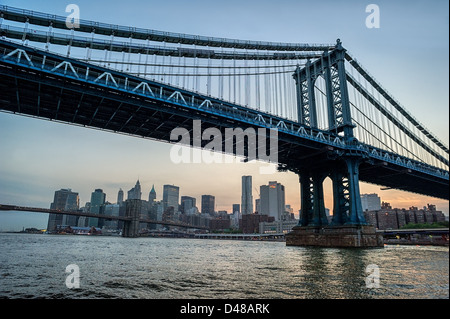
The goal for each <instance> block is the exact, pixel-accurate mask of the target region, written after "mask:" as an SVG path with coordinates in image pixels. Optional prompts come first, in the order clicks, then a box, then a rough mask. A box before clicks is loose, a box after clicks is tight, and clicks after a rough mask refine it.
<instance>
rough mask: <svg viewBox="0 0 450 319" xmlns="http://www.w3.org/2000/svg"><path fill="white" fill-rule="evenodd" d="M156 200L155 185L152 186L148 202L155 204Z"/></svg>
mask: <svg viewBox="0 0 450 319" xmlns="http://www.w3.org/2000/svg"><path fill="white" fill-rule="evenodd" d="M155 200H156V191H155V185H152V190H151V191H150V193H149V194H148V201H149V203H153V202H154V201H155Z"/></svg>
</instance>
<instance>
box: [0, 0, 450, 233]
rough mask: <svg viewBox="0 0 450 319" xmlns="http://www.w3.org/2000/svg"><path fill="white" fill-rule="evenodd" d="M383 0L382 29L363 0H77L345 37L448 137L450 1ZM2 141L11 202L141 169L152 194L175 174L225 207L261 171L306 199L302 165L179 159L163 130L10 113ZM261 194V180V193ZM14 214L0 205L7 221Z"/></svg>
mask: <svg viewBox="0 0 450 319" xmlns="http://www.w3.org/2000/svg"><path fill="white" fill-rule="evenodd" d="M376 3H377V5H378V6H379V7H380V19H381V26H380V28H379V29H368V28H367V27H366V26H365V18H366V16H367V13H366V12H365V6H366V5H367V4H369V3H362V2H360V1H359V2H358V1H349V2H346V3H345V4H343V3H336V2H333V1H320V2H317V3H314V4H311V3H308V2H306V1H288V0H281V1H278V2H277V3H273V2H270V1H246V2H245V3H241V2H236V1H234V0H233V1H228V2H227V3H226V4H225V3H219V2H217V3H211V2H206V1H193V2H189V3H185V2H183V1H167V2H164V3H158V4H156V3H153V2H151V1H150V2H145V3H142V2H138V1H134V0H131V1H129V2H127V4H126V5H124V4H123V3H120V2H118V1H109V2H105V1H99V2H95V3H92V2H89V1H77V2H76V4H77V5H78V6H79V7H80V14H81V18H82V19H91V20H95V21H99V22H105V23H113V24H121V25H130V26H136V27H143V28H153V29H157V30H165V31H172V32H183V33H190V34H200V35H207V36H215V37H226V38H239V39H250V40H261V41H274V42H300V43H334V42H335V41H336V39H337V38H340V39H341V40H342V42H343V44H344V46H345V47H346V48H347V49H348V50H349V52H351V53H352V55H354V56H355V57H357V58H358V60H359V61H360V62H361V63H362V64H363V65H364V66H365V67H366V68H367V70H369V71H370V72H371V74H373V75H374V76H375V78H376V79H377V80H378V81H379V82H380V83H382V84H383V86H384V87H385V88H386V89H387V90H388V91H389V92H391V93H392V94H393V96H394V97H396V99H397V100H399V101H400V102H401V104H402V105H404V106H405V107H406V108H407V110H408V111H409V112H410V113H411V114H413V115H414V116H415V117H416V118H418V119H420V122H422V123H423V124H424V125H425V126H426V127H427V128H429V129H430V130H431V131H432V132H433V133H434V134H436V136H437V137H438V138H439V139H441V140H442V141H443V142H444V143H445V144H447V145H448V143H449V141H448V129H449V125H448V105H449V94H448V84H449V83H448V81H449V80H448V79H449V72H448V69H449V68H448V43H449V42H448V23H449V21H448V14H447V12H448V2H447V1H435V2H433V5H430V4H429V3H428V2H426V1H412V2H408V1H396V2H395V3H392V2H389V1H377V2H376ZM2 4H5V5H11V6H14V7H20V8H24V9H30V10H36V11H41V12H48V13H54V14H58V15H63V16H65V15H67V13H66V12H65V7H66V5H67V4H68V3H65V2H58V1H48V2H45V3H36V2H32V1H21V0H17V1H2ZM238 5H239V10H235V9H234V8H235V7H236V6H238ZM137 8H139V10H138V9H137ZM155 8H157V10H155ZM161 12H170V14H167V15H161V14H160V13H161ZM195 12H201V16H202V18H201V19H198V18H197V19H193V17H194V16H195V14H194V13H195ZM314 16H316V17H317V16H320V17H321V18H320V19H315V18H314ZM424 106H425V107H424ZM0 145H1V146H2V154H1V156H0V176H1V178H0V203H4V204H17V205H25V206H35V207H45V208H48V207H49V205H50V203H51V199H52V196H53V193H54V191H55V190H58V189H61V188H71V189H73V190H74V191H77V192H79V194H80V198H81V201H82V203H81V204H82V205H84V204H85V202H87V201H89V198H90V193H91V192H93V191H94V189H96V188H101V189H103V190H104V192H105V193H106V194H107V199H106V200H109V201H111V202H115V199H116V196H117V192H118V190H119V189H120V188H122V189H123V190H124V191H127V190H129V189H131V188H132V187H133V186H134V183H135V181H136V180H137V179H139V180H140V182H141V185H142V193H143V198H146V197H147V196H148V192H150V190H151V188H152V185H153V184H154V185H156V186H155V187H157V189H156V192H157V194H158V195H157V196H158V197H157V199H161V196H162V187H163V185H164V184H174V185H177V186H179V187H180V195H186V196H192V197H196V198H197V199H199V198H200V197H201V195H203V194H212V195H215V197H216V206H217V210H228V211H229V210H230V209H231V206H232V204H235V203H240V196H241V194H240V192H241V176H243V175H251V176H253V187H259V186H260V185H266V184H267V183H268V182H269V181H277V182H279V183H281V184H283V185H285V186H286V203H287V204H291V205H292V207H293V209H294V212H298V209H300V195H299V182H298V177H297V175H295V174H293V173H275V174H273V175H260V174H259V166H260V164H258V163H237V164H208V165H206V164H195V163H193V164H174V163H171V161H170V157H169V153H170V147H171V145H169V144H165V143H161V142H156V141H150V140H144V139H140V138H135V137H129V136H125V135H120V134H113V133H108V132H102V131H98V130H93V129H88V128H82V127H77V126H71V125H66V124H61V123H55V122H51V121H45V120H38V119H32V118H28V117H22V116H18V115H11V114H6V113H0ZM263 165H265V164H263ZM330 185H331V184H330V182H329V180H326V182H325V186H324V188H325V205H326V207H328V208H332V196H331V186H330ZM361 193H378V194H379V196H380V197H381V198H382V200H383V201H387V202H390V203H391V205H393V206H395V207H400V208H402V207H409V206H419V207H421V206H424V205H426V204H427V203H430V204H435V205H436V206H437V209H438V210H442V211H443V212H444V213H445V214H448V201H444V200H438V199H435V198H430V197H427V196H421V195H416V194H412V193H406V192H401V191H395V190H389V191H382V190H380V186H376V185H369V184H365V183H361ZM256 194H257V193H256V192H255V191H254V190H253V196H254V198H256V196H255V195H256ZM253 204H254V203H253ZM35 215H38V214H35ZM14 218H16V219H18V220H16V221H14V223H16V222H17V223H20V224H21V226H20V228H21V227H22V225H23V226H26V227H33V226H35V225H36V224H35V223H38V222H39V221H36V219H38V218H42V219H46V218H43V217H42V216H40V217H39V216H29V214H24V215H21V216H16V217H14ZM10 222H11V220H10V218H9V217H8V218H7V219H6V217H5V216H2V215H0V228H3V227H5V228H7V227H8V226H7V225H8V223H10Z"/></svg>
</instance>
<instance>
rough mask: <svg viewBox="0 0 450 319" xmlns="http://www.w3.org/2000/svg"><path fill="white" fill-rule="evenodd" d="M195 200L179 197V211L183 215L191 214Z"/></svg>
mask: <svg viewBox="0 0 450 319" xmlns="http://www.w3.org/2000/svg"><path fill="white" fill-rule="evenodd" d="M196 202H197V200H196V199H195V198H194V197H190V196H181V211H182V212H183V213H185V214H189V213H193V212H194V211H193V208H194V207H195V206H196Z"/></svg>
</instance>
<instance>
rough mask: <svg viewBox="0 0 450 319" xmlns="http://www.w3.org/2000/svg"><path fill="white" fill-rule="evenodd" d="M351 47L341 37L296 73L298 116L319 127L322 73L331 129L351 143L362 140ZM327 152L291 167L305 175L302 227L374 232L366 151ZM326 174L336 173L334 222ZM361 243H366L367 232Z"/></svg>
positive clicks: (302, 120) (331, 175)
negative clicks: (348, 60) (355, 113)
mask: <svg viewBox="0 0 450 319" xmlns="http://www.w3.org/2000/svg"><path fill="white" fill-rule="evenodd" d="M345 52H346V50H345V49H344V48H343V47H342V43H341V41H340V40H339V39H338V40H337V43H336V46H335V48H334V49H333V50H332V51H331V52H328V51H326V52H324V54H323V55H322V57H321V58H319V59H317V60H315V61H314V62H311V61H310V60H308V61H307V63H306V65H305V66H303V67H297V69H296V71H295V73H294V74H293V77H294V79H295V82H296V89H297V111H298V122H299V123H300V124H303V125H305V126H308V127H311V128H313V129H314V128H316V129H318V126H317V109H316V98H315V93H314V85H315V82H316V80H317V79H318V78H319V77H320V76H321V77H323V79H324V81H325V88H326V105H327V111H328V112H327V113H328V131H330V132H334V133H337V134H339V135H341V136H342V137H343V139H344V141H345V143H346V144H347V145H352V144H355V145H356V144H357V142H358V141H357V140H356V138H355V137H354V135H353V129H354V127H355V125H354V124H353V123H352V117H351V113H350V100H349V96H348V88H347V79H346V72H345V64H344V61H345ZM326 156H327V158H328V160H320V159H319V158H318V157H317V156H314V154H311V155H309V156H305V158H304V159H303V160H301V161H298V167H295V168H293V169H292V168H291V170H292V171H294V172H296V173H297V174H298V175H299V180H300V197H301V215H300V220H299V225H298V227H297V228H299V229H300V228H302V227H303V230H302V231H307V232H309V233H310V232H313V233H316V235H317V232H320V231H321V229H323V227H328V229H331V228H333V229H334V230H336V229H338V228H339V227H340V228H341V229H340V230H339V232H341V233H342V231H343V230H342V228H345V231H344V232H348V233H352V234H356V235H355V236H356V237H355V236H354V238H358V235H357V234H361V229H363V228H364V229H365V232H366V233H367V231H369V233H371V234H372V231H370V230H367V229H366V228H367V226H366V225H367V223H366V220H365V218H364V214H363V210H362V206H361V196H360V190H359V164H360V163H361V161H362V160H363V159H364V153H363V152H360V151H358V150H357V149H356V147H355V149H354V150H351V151H347V150H346V151H338V150H336V151H333V152H327V155H326ZM330 159H332V160H333V161H332V162H333V165H330V161H329V160H330ZM326 177H330V178H331V180H332V182H333V203H334V205H333V219H332V222H331V224H330V225H328V220H327V217H326V215H325V204H324V194H323V182H324V180H325V178H326ZM373 234H374V232H373ZM344 237H345V236H344ZM359 243H360V244H361V245H362V246H364V245H365V244H363V243H362V241H361V237H359ZM375 243H376V239H375ZM353 244H354V243H351V244H349V245H351V246H353ZM331 245H333V244H331ZM337 245H338V244H337ZM356 245H357V246H358V244H356ZM377 245H378V244H376V245H375V246H377Z"/></svg>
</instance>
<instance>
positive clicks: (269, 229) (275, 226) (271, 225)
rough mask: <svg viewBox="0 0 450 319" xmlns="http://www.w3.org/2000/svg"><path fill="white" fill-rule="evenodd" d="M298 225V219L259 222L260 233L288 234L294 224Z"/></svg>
mask: <svg viewBox="0 0 450 319" xmlns="http://www.w3.org/2000/svg"><path fill="white" fill-rule="evenodd" d="M297 225H298V220H278V221H273V222H261V223H259V233H260V234H281V233H283V234H287V233H289V232H290V231H291V230H292V228H293V227H294V226H297Z"/></svg>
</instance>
